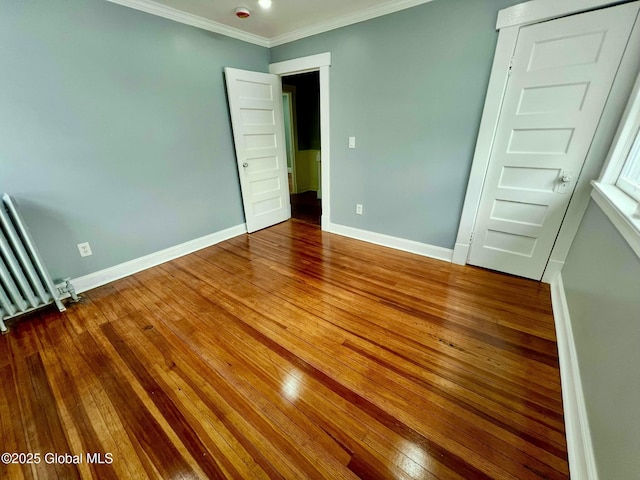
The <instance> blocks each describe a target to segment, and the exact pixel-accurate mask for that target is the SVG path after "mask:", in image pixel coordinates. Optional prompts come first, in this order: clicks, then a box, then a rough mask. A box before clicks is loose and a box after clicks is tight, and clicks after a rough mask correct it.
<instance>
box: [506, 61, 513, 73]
mask: <svg viewBox="0 0 640 480" xmlns="http://www.w3.org/2000/svg"><path fill="white" fill-rule="evenodd" d="M511 70H513V57H511V58H510V59H509V70H508V72H507V75H511Z"/></svg>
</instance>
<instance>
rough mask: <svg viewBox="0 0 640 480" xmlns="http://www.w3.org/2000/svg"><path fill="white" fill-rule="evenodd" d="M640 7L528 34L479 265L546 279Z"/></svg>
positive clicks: (488, 182)
mask: <svg viewBox="0 0 640 480" xmlns="http://www.w3.org/2000/svg"><path fill="white" fill-rule="evenodd" d="M638 8H639V2H633V3H630V4H624V5H620V6H617V7H611V8H607V9H603V10H597V11H593V12H588V13H583V14H580V15H574V16H570V17H565V18H560V19H557V20H552V21H548V22H543V23H539V24H535V25H531V26H527V27H523V28H522V29H520V33H519V36H518V41H517V44H516V48H515V52H514V56H513V61H512V70H511V74H510V77H509V81H508V83H507V88H506V91H505V96H504V99H503V105H502V110H501V113H500V119H499V121H498V126H497V130H496V136H495V138H494V144H493V149H492V153H491V158H490V162H489V167H488V170H487V175H486V177H485V184H484V188H483V192H482V197H481V200H480V206H479V209H478V214H477V217H476V224H475V228H474V235H473V241H472V244H471V251H470V255H469V261H468V262H469V263H471V264H473V265H478V266H481V267H486V268H491V269H494V270H499V271H502V272H507V273H511V274H514V275H519V276H522V277H527V278H533V279H537V280H539V279H540V278H541V277H542V273H543V271H544V268H545V266H546V264H547V261H548V259H549V255H550V253H551V249H552V248H553V244H554V242H555V239H556V236H557V234H558V231H559V228H560V225H561V223H562V219H563V217H564V214H565V211H566V209H567V206H568V204H569V200H570V198H571V194H572V192H573V189H574V187H575V184H576V180H577V177H578V175H579V174H580V170H581V169H582V164H583V163H584V160H585V157H586V155H587V152H588V151H589V147H590V145H591V141H592V139H593V136H594V133H595V129H596V127H597V125H598V121H599V119H600V115H601V113H602V110H603V108H604V105H605V103H606V101H607V96H608V95H609V90H610V89H611V85H612V83H613V80H614V77H615V74H616V71H617V68H618V65H619V64H620V60H621V58H622V54H623V53H624V49H625V47H626V44H627V40H628V38H629V35H630V32H631V29H632V27H633V24H634V21H635V19H636V16H637V14H638Z"/></svg>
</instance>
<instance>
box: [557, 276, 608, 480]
mask: <svg viewBox="0 0 640 480" xmlns="http://www.w3.org/2000/svg"><path fill="white" fill-rule="evenodd" d="M551 303H552V305H553V316H554V319H555V325H556V337H557V339H558V356H559V358H560V378H561V381H562V402H563V404H564V422H565V430H566V434H567V449H568V453H569V469H570V471H571V478H579V479H585V480H598V470H597V468H596V461H595V455H594V452H593V445H592V443H591V432H590V430H589V419H588V417H587V409H586V405H585V403H584V393H583V391H582V380H581V379H580V369H579V365H578V355H577V353H576V346H575V343H574V340H573V330H572V328H571V318H570V316H569V306H568V305H567V298H566V296H565V291H564V284H563V283H562V274H558V275H557V276H556V277H555V279H554V280H553V282H552V283H551Z"/></svg>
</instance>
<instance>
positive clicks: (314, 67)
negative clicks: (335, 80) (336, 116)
mask: <svg viewBox="0 0 640 480" xmlns="http://www.w3.org/2000/svg"><path fill="white" fill-rule="evenodd" d="M330 66H331V52H325V53H319V54H317V55H309V56H307V57H300V58H294V59H292V60H285V61H283V62H277V63H272V64H270V65H269V72H270V73H273V74H275V75H279V76H281V77H283V76H287V75H295V74H298V73H304V72H310V71H318V70H319V71H320V154H321V155H322V167H321V171H320V175H321V177H322V178H321V179H320V181H321V183H322V185H321V187H320V189H321V191H322V218H321V220H320V225H321V228H322V230H327V228H328V225H329V223H330V221H331V201H330V199H331V184H330V181H331V175H330V171H331V170H330V169H331V141H330V133H331V128H330V127H331V121H330V120H331V112H330V108H329V107H330V98H329V71H330V70H329V68H330Z"/></svg>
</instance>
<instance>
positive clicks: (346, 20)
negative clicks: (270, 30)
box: [269, 0, 433, 47]
mask: <svg viewBox="0 0 640 480" xmlns="http://www.w3.org/2000/svg"><path fill="white" fill-rule="evenodd" d="M432 1H433V0H392V1H390V2H387V3H383V4H382V5H378V6H375V7H371V8H367V9H365V10H360V11H359V12H355V13H350V14H347V15H343V16H341V17H338V18H334V19H332V20H328V21H326V22H320V23H316V24H315V25H310V26H308V27H303V28H299V29H298V30H294V31H292V32H289V33H283V34H282V35H277V36H275V37H272V38H270V39H269V47H277V46H278V45H283V44H285V43H289V42H293V41H295V40H300V39H301V38H306V37H311V36H312V35H318V34H319V33H324V32H328V31H330V30H335V29H336V28H341V27H346V26H348V25H353V24H354V23H360V22H364V21H366V20H371V19H372V18H376V17H382V16H383V15H388V14H390V13H394V12H398V11H400V10H405V9H407V8H411V7H415V6H417V5H421V4H423V3H429V2H432Z"/></svg>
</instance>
